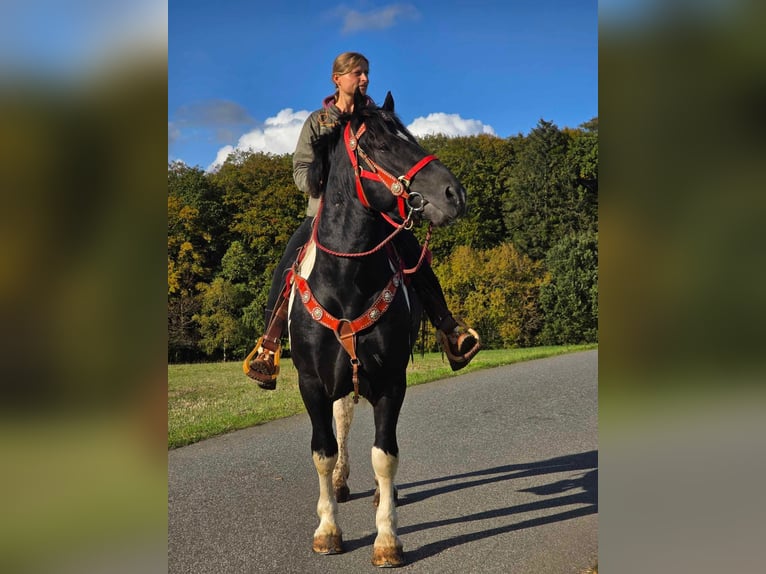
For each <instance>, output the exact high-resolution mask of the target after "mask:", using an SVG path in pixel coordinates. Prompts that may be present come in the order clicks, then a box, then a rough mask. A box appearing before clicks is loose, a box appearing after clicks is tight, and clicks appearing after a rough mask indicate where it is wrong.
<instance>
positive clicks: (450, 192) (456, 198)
mask: <svg viewBox="0 0 766 574" xmlns="http://www.w3.org/2000/svg"><path fill="white" fill-rule="evenodd" d="M446 195H447V200H448V201H449V202H450V203H451V204H453V205H454V206H456V207H457V209H458V211H462V210H463V208H464V206H465V191H463V188H462V187H453V186H451V185H450V186H447V190H446Z"/></svg>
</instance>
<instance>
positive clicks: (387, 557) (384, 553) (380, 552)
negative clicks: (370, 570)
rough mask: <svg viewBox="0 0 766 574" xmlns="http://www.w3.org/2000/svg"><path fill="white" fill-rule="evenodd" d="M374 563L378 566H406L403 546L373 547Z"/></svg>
mask: <svg viewBox="0 0 766 574" xmlns="http://www.w3.org/2000/svg"><path fill="white" fill-rule="evenodd" d="M372 565H373V566H377V567H378V568H398V567H399V566H404V552H403V551H402V547H401V546H395V547H393V548H391V547H389V548H373V550H372Z"/></svg>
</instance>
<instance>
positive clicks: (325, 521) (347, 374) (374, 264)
mask: <svg viewBox="0 0 766 574" xmlns="http://www.w3.org/2000/svg"><path fill="white" fill-rule="evenodd" d="M314 149H315V152H316V154H317V158H321V159H322V161H317V162H315V166H312V169H311V170H310V173H309V180H310V188H311V190H310V193H311V195H313V196H314V197H320V198H321V199H320V208H319V211H318V213H317V215H316V217H315V219H314V223H313V230H312V239H311V240H310V241H309V242H308V243H307V244H306V246H305V247H304V248H303V252H302V254H301V255H300V257H299V261H298V262H297V263H296V264H295V266H294V267H293V269H292V273H291V278H290V280H289V282H290V284H291V285H292V291H291V294H290V302H289V307H288V335H289V339H290V348H291V356H292V360H293V364H294V365H295V367H296V370H297V372H298V385H299V388H300V393H301V397H302V399H303V402H304V405H305V407H306V410H307V412H308V415H309V417H310V419H311V426H312V434H311V451H312V458H313V462H314V465H315V467H316V471H317V474H318V477H319V500H318V503H317V515H318V517H319V526H318V527H317V528H316V530H315V532H314V535H313V543H312V549H313V551H314V552H316V553H318V554H335V553H340V552H342V551H343V541H342V532H341V529H340V527H339V526H338V524H337V520H336V516H337V510H338V506H337V502H338V501H345V500H347V499H348V497H349V489H348V485H347V482H346V481H347V478H348V474H349V468H348V455H347V450H346V444H345V443H346V436H347V432H348V429H349V425H350V424H351V418H352V415H353V404H354V403H355V402H356V401H357V400H358V397H359V396H360V395H361V396H362V397H364V398H365V399H366V400H367V401H369V403H370V404H371V405H372V408H373V412H374V421H375V423H374V424H375V438H374V442H373V446H372V452H371V459H372V467H373V470H374V473H375V482H376V483H377V491H376V495H375V501H376V502H377V510H376V518H375V522H376V526H377V536H376V538H375V541H374V545H373V556H372V563H373V564H374V565H376V566H380V567H392V566H393V567H395V566H400V565H403V564H404V552H403V547H402V543H401V541H400V539H399V537H398V535H397V517H396V504H395V487H394V478H395V475H396V471H397V466H398V455H399V446H398V444H397V440H396V426H397V422H398V419H399V413H400V410H401V407H402V403H403V400H404V395H405V389H406V368H407V363H408V361H409V358H410V356H411V352H412V348H413V344H414V341H415V338H416V335H417V327H418V324H419V321H420V313H421V308H420V306H419V305H418V304H417V300H416V297H414V295H413V293H411V292H408V289H407V286H406V282H407V281H406V275H407V272H408V271H409V272H412V271H413V268H410V269H406V268H405V269H403V267H405V266H404V265H403V263H402V262H401V261H400V260H397V257H396V253H395V252H394V250H393V249H392V248H391V246H392V244H393V243H394V241H393V240H392V238H393V237H394V236H395V235H396V234H398V233H401V232H405V233H410V231H409V228H410V227H411V225H412V224H413V222H415V221H418V222H419V221H422V220H428V221H429V222H430V225H432V226H441V225H445V224H447V223H449V222H451V221H452V220H454V219H455V218H456V217H458V216H460V215H462V214H463V213H464V211H465V206H466V191H465V189H464V188H463V186H462V185H461V184H460V182H459V181H458V180H457V178H456V177H455V176H454V175H453V174H452V173H451V172H450V171H449V170H448V169H447V167H445V166H444V165H443V164H442V163H441V162H440V161H439V160H438V159H437V158H436V157H435V156H433V155H429V154H428V153H427V152H426V151H425V150H424V149H423V148H422V147H421V146H420V144H419V143H418V142H417V140H416V139H415V138H414V137H413V136H412V134H411V133H410V132H409V131H408V130H407V128H406V127H405V126H404V125H403V123H402V122H401V120H400V119H399V118H398V116H397V115H396V113H395V112H394V100H393V97H392V96H391V93H390V92H388V94H387V95H386V99H385V102H384V104H383V106H382V107H377V106H376V105H375V104H373V103H368V102H367V101H366V100H365V98H364V97H363V96H362V95H361V94H360V93H359V91H358V90H357V93H356V95H355V104H354V108H353V112H352V113H350V114H345V115H343V116H341V118H340V121H339V124H338V125H337V126H336V127H335V129H334V130H332V131H331V132H330V133H328V134H326V135H325V136H324V137H322V138H320V140H319V141H317V142H315V143H314ZM392 174H403V175H400V176H395V175H392ZM429 234H430V227H429ZM426 245H427V242H426ZM426 245H424V246H423V251H422V253H421V261H422V258H423V256H425V255H426ZM352 393H353V402H352V399H351V395H352ZM333 419H334V420H335V423H336V425H335V426H336V428H337V432H338V436H337V438H336V436H335V435H334V433H333V425H332V423H333Z"/></svg>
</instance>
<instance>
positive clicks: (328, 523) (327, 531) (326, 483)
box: [312, 453, 341, 538]
mask: <svg viewBox="0 0 766 574" xmlns="http://www.w3.org/2000/svg"><path fill="white" fill-rule="evenodd" d="M312 456H313V458H314V466H315V467H316V469H317V474H318V475H319V502H317V516H319V527H318V528H317V529H316V531H315V532H314V538H317V537H321V536H340V534H341V531H340V528H338V525H337V523H336V522H335V516H336V514H337V512H338V505H337V503H336V502H335V494H333V491H332V469H333V468H334V467H335V463H336V462H337V460H338V457H337V456H332V457H324V456H319V455H318V454H317V453H313V455H312Z"/></svg>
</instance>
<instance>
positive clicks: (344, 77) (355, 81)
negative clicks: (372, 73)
mask: <svg viewBox="0 0 766 574" xmlns="http://www.w3.org/2000/svg"><path fill="white" fill-rule="evenodd" d="M367 74H368V70H367V68H363V67H362V66H357V67H355V68H354V69H353V70H351V71H350V72H348V73H346V74H335V83H336V84H337V85H338V89H339V90H340V92H341V93H343V94H345V95H347V96H353V95H354V92H355V91H356V89H357V88H359V91H360V92H361V93H362V95H365V94H366V93H367V85H368V84H369V83H370V80H369V78H368V76H367Z"/></svg>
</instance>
